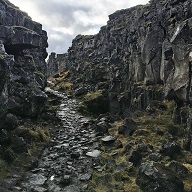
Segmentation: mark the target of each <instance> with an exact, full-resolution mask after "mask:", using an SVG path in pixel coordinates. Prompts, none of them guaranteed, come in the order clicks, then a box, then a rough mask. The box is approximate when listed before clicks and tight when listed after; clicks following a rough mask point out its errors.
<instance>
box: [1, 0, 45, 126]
mask: <svg viewBox="0 0 192 192" xmlns="http://www.w3.org/2000/svg"><path fill="white" fill-rule="evenodd" d="M47 46H48V44H47V33H46V32H45V31H43V30H42V25H41V24H40V23H36V22H34V21H32V19H31V18H30V17H29V16H28V15H27V13H25V12H23V11H21V10H19V8H18V7H16V6H14V5H13V4H11V3H10V2H9V1H8V0H0V121H1V122H0V128H5V127H6V125H4V122H5V121H4V120H5V119H6V115H7V114H8V113H9V115H8V116H9V117H13V119H15V116H13V115H10V114H15V115H18V116H37V115H38V114H39V113H40V112H41V111H42V109H43V105H44V102H45V100H46V94H45V93H44V92H43V90H44V88H45V85H46V76H47V74H46V73H47V66H46V62H45V58H46V57H47V52H46V47H47Z"/></svg>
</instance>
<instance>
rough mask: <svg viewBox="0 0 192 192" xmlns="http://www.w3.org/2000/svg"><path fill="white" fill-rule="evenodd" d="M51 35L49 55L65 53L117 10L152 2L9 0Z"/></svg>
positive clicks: (103, 23) (104, 22) (127, 0)
mask: <svg viewBox="0 0 192 192" xmlns="http://www.w3.org/2000/svg"><path fill="white" fill-rule="evenodd" d="M9 1H10V2H12V3H13V4H15V5H16V6H18V7H19V8H20V9H21V10H23V11H25V12H27V13H28V14H29V16H31V17H32V19H33V20H34V21H37V22H40V23H41V24H42V25H43V29H44V30H46V31H47V32H48V38H49V40H48V41H49V48H48V52H49V53H50V52H56V53H64V52H66V51H67V49H68V48H69V46H71V42H72V39H73V38H74V37H75V36H76V35H78V34H87V35H90V34H96V33H98V31H99V29H100V27H101V26H103V25H106V23H107V20H108V15H109V14H112V13H113V12H115V11H116V10H119V9H125V8H128V7H132V6H134V5H138V4H146V3H147V2H148V0H9Z"/></svg>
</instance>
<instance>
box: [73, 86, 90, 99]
mask: <svg viewBox="0 0 192 192" xmlns="http://www.w3.org/2000/svg"><path fill="white" fill-rule="evenodd" d="M87 92H88V88H87V87H80V88H78V89H76V90H75V96H76V97H79V96H81V95H84V94H86V93H87Z"/></svg>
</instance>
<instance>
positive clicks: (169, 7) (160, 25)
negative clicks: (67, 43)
mask: <svg viewBox="0 0 192 192" xmlns="http://www.w3.org/2000/svg"><path fill="white" fill-rule="evenodd" d="M191 40H192V2H191V1H189V0H174V1H172V0H164V1H158V0H151V1H150V3H149V4H147V5H144V6H141V5H139V6H136V7H133V8H129V9H124V10H120V11H117V12H115V13H113V14H111V15H109V21H108V22H107V25H106V26H104V27H102V28H101V30H100V32H99V33H98V34H96V35H90V36H83V35H78V36H77V37H76V38H75V39H74V40H73V42H72V46H71V47H70V48H69V50H68V61H67V63H68V65H67V66H68V68H69V69H70V72H71V74H72V75H71V79H70V80H71V81H73V86H74V89H76V90H79V89H81V88H83V89H84V90H87V91H90V90H91V91H97V90H103V91H104V92H105V96H106V95H107V96H106V97H107V100H108V111H110V112H111V113H113V114H116V113H123V112H125V111H126V110H130V109H140V110H145V109H146V108H147V107H148V106H149V105H150V102H151V101H152V100H162V99H164V98H166V99H170V100H174V101H175V111H174V118H175V121H177V122H179V123H183V124H187V123H188V125H189V126H188V130H187V132H188V133H187V134H186V135H188V136H187V137H188V138H187V141H186V146H187V148H189V147H190V143H191V134H190V132H191V130H190V129H191V128H190V127H191V126H190V124H191V120H190V116H191V115H190V114H191V112H190V111H191V108H190V107H189V106H190V105H191V102H192V101H191V94H192V92H191V57H192V46H191V44H192V42H191ZM85 92H86V91H84V93H85Z"/></svg>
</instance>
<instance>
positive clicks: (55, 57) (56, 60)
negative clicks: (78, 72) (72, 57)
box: [47, 52, 68, 76]
mask: <svg viewBox="0 0 192 192" xmlns="http://www.w3.org/2000/svg"><path fill="white" fill-rule="evenodd" d="M67 59H68V54H67V53H65V54H56V53H54V52H53V53H51V55H49V59H48V61H47V65H48V70H47V71H48V76H53V75H55V74H56V73H58V72H61V71H63V70H64V69H66V68H67Z"/></svg>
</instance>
